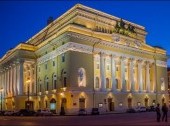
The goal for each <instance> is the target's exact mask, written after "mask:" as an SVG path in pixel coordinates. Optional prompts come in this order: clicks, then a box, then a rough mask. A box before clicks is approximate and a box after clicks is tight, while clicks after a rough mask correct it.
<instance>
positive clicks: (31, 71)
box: [30, 65, 34, 93]
mask: <svg viewBox="0 0 170 126" xmlns="http://www.w3.org/2000/svg"><path fill="white" fill-rule="evenodd" d="M31 66H32V65H30V80H31V81H30V93H33V85H32V84H33V79H34V77H33V68H32V67H31Z"/></svg>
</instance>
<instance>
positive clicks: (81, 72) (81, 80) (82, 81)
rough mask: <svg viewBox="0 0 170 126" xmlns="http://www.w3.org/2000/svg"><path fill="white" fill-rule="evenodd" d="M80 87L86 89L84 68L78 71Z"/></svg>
mask: <svg viewBox="0 0 170 126" xmlns="http://www.w3.org/2000/svg"><path fill="white" fill-rule="evenodd" d="M78 85H79V87H86V71H85V69H84V68H79V69H78Z"/></svg>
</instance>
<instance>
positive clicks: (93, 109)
mask: <svg viewBox="0 0 170 126" xmlns="http://www.w3.org/2000/svg"><path fill="white" fill-rule="evenodd" d="M91 114H92V115H99V109H98V108H92V111H91Z"/></svg>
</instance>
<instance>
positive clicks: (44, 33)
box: [0, 4, 168, 113]
mask: <svg viewBox="0 0 170 126" xmlns="http://www.w3.org/2000/svg"><path fill="white" fill-rule="evenodd" d="M146 34H147V32H146V31H145V28H144V27H142V26H140V25H137V24H134V23H131V22H129V21H126V20H122V19H120V18H117V17H114V16H111V15H109V14H106V13H103V12H100V11H97V10H95V9H92V8H89V7H86V6H84V5H80V4H77V5H75V6H74V7H73V8H71V9H70V10H68V11H67V12H66V13H64V14H63V15H62V16H60V17H59V18H58V19H56V20H54V21H51V23H49V24H48V26H47V27H45V28H44V29H42V30H41V31H40V32H39V33H37V34H36V35H35V36H33V37H32V38H30V39H29V40H28V41H27V42H25V43H20V44H19V45H17V46H16V47H15V48H14V49H12V50H9V51H8V52H7V53H6V54H5V55H4V56H3V57H2V58H1V59H0V88H1V89H3V90H1V92H2V97H3V99H2V101H1V102H2V103H3V106H2V108H3V109H4V110H18V109H21V108H29V109H34V110H37V109H44V108H48V109H50V110H51V111H54V112H57V113H60V112H61V110H64V111H65V112H66V113H77V112H78V110H79V109H81V108H86V109H87V111H88V112H90V111H91V108H94V107H97V108H99V110H100V111H101V112H108V111H125V110H126V109H127V108H131V107H136V106H150V105H155V104H156V103H161V104H162V103H164V102H166V103H168V84H167V83H168V82H167V81H168V78H167V57H166V51H165V50H163V49H160V48H156V47H151V46H149V45H147V44H146V41H145V37H146Z"/></svg>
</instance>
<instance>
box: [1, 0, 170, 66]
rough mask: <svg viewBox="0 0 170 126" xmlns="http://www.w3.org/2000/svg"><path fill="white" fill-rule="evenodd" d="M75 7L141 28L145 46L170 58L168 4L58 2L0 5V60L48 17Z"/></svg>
mask: <svg viewBox="0 0 170 126" xmlns="http://www.w3.org/2000/svg"><path fill="white" fill-rule="evenodd" d="M69 1H70V2H69ZM77 3H81V4H83V5H85V6H89V7H91V8H94V9H97V10H100V11H103V12H105V13H108V14H111V15H114V16H116V17H119V18H122V19H125V20H128V21H131V22H134V23H136V24H139V25H142V26H144V27H145V28H146V31H147V32H148V35H147V37H146V43H147V44H149V45H151V46H160V47H162V48H164V49H166V50H167V55H170V1H162V2H161V1H149V2H148V1H145V0H144V1H127V2H126V1H118V0H117V1H116V2H113V1H104V0H98V1H97V0H91V1H83V2H82V1H72V0H68V1H62V0H61V1H49V2H47V1H30V2H29V1H24V2H19V1H18V2H17V1H14V2H13V1H2V2H0V43H1V45H0V57H2V56H3V55H4V54H5V53H6V52H7V51H8V50H9V49H10V48H14V47H15V46H17V44H19V43H20V42H25V41H27V40H28V39H29V38H31V37H32V36H33V35H35V34H36V33H37V32H39V31H40V30H41V29H43V28H44V27H45V26H46V21H47V19H48V17H49V16H53V17H54V19H56V18H57V17H59V16H61V15H62V14H63V13H64V12H66V11H67V10H68V9H70V8H71V7H73V6H74V5H75V4H77ZM168 65H169V66H170V61H168Z"/></svg>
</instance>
